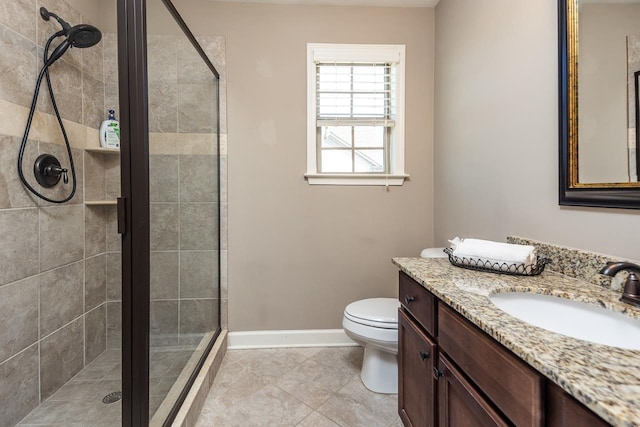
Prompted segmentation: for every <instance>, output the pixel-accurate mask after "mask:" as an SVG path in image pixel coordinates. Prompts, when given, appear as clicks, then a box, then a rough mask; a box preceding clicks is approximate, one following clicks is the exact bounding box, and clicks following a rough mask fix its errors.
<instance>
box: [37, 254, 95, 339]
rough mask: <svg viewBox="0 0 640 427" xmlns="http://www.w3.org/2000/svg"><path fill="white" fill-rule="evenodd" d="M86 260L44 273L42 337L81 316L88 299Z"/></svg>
mask: <svg viewBox="0 0 640 427" xmlns="http://www.w3.org/2000/svg"><path fill="white" fill-rule="evenodd" d="M83 277H84V262H76V263H74V264H70V265H67V266H64V267H61V268H58V269H55V270H50V271H47V272H46V273H42V274H41V275H40V337H41V338H43V337H45V336H47V335H49V334H50V333H52V332H53V331H55V330H56V329H59V328H61V327H62V326H64V325H65V324H67V323H69V322H71V321H72V320H73V319H75V318H77V317H79V316H81V315H82V314H83V313H84V311H83V299H84V291H83V289H84V286H83V285H84V284H83Z"/></svg>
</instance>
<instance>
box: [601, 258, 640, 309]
mask: <svg viewBox="0 0 640 427" xmlns="http://www.w3.org/2000/svg"><path fill="white" fill-rule="evenodd" d="M623 270H627V271H629V277H627V280H626V281H625V282H624V290H623V291H622V297H621V298H620V301H622V302H626V303H628V304H632V305H635V306H637V307H640V279H638V276H637V275H636V273H638V274H640V265H637V264H632V263H630V262H608V263H607V265H606V266H605V267H604V268H602V270H600V274H604V275H605V276H609V277H614V276H615V275H616V274H618V272H620V271H623Z"/></svg>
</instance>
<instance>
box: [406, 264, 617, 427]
mask: <svg viewBox="0 0 640 427" xmlns="http://www.w3.org/2000/svg"><path fill="white" fill-rule="evenodd" d="M399 283H400V292H399V295H400V302H401V304H402V305H401V308H400V310H399V316H398V334H399V335H398V369H399V372H398V382H399V384H398V385H399V388H398V411H399V415H400V418H401V419H402V421H403V423H404V425H405V426H406V427H430V426H446V427H467V426H468V427H476V426H518V427H521V426H522V427H544V426H547V427H570V426H571V427H575V426H580V427H582V426H585V427H604V426H608V425H609V424H607V423H605V422H604V421H603V420H602V419H601V418H599V417H598V416H596V415H595V414H593V412H591V411H590V410H589V409H588V408H586V407H585V406H583V405H582V404H580V403H579V402H578V401H576V400H575V399H573V398H572V397H571V396H569V395H568V394H567V393H565V392H564V391H563V390H562V389H560V388H559V387H558V386H556V385H555V384H553V383H551V382H550V381H548V380H546V379H545V378H544V377H543V376H542V375H541V374H539V373H538V372H537V371H535V370H534V369H533V368H531V367H530V366H529V365H528V364H526V363H525V362H524V361H522V360H521V359H520V358H518V357H517V356H516V355H514V354H513V353H511V352H510V351H509V350H507V349H506V348H505V347H503V346H502V345H501V344H500V343H498V342H497V341H496V340H494V339H493V338H492V337H490V336H489V335H487V334H486V333H485V332H484V331H482V330H480V329H479V328H478V327H477V326H475V325H474V324H472V323H471V322H470V321H468V320H467V319H466V318H464V317H463V316H461V315H460V314H458V313H457V312H456V311H454V310H453V309H452V308H450V307H449V306H447V305H446V304H444V303H442V302H440V301H439V300H438V298H437V297H435V296H434V295H433V294H431V293H430V292H429V291H427V290H426V289H425V288H424V287H422V286H421V285H419V284H418V283H417V282H415V281H414V280H413V279H411V278H410V277H409V276H407V275H406V274H405V273H403V272H400V281H399Z"/></svg>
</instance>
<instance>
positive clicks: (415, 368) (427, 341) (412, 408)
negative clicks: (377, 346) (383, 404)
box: [398, 310, 438, 427]
mask: <svg viewBox="0 0 640 427" xmlns="http://www.w3.org/2000/svg"><path fill="white" fill-rule="evenodd" d="M398 314H399V316H398V348H399V349H400V350H399V351H398V369H399V372H400V375H398V390H399V392H398V409H399V411H400V418H402V421H403V422H404V425H405V426H411V427H432V426H435V425H436V418H435V413H436V411H435V403H436V398H435V396H436V380H435V378H434V371H433V368H434V367H435V364H436V363H437V360H438V354H437V351H436V345H435V344H434V342H433V338H430V337H429V336H428V335H427V334H426V333H425V332H423V331H422V329H421V328H420V327H419V326H418V325H416V323H415V322H414V321H412V320H411V319H410V318H409V317H408V315H406V314H405V313H404V312H403V311H402V310H400V312H399V313H398Z"/></svg>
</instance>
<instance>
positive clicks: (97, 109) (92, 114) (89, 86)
mask: <svg viewBox="0 0 640 427" xmlns="http://www.w3.org/2000/svg"><path fill="white" fill-rule="evenodd" d="M83 50H87V49H83ZM103 109H104V84H103V83H102V82H101V81H100V80H98V79H96V78H94V77H92V76H90V75H89V74H86V73H83V74H82V124H83V125H85V126H87V127H91V128H94V129H98V128H100V125H101V124H102V121H103V120H104V119H106V118H107V116H106V112H105V111H103Z"/></svg>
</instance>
